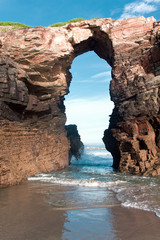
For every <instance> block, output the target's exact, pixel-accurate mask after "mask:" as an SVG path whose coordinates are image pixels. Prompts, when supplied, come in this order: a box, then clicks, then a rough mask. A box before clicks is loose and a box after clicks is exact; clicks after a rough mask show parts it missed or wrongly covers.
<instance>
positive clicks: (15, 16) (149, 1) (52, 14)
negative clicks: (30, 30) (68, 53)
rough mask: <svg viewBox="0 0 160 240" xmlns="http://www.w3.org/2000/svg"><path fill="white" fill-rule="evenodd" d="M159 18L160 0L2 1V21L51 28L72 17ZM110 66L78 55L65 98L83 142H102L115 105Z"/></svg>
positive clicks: (94, 57) (89, 55)
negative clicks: (112, 100) (110, 88)
mask: <svg viewBox="0 0 160 240" xmlns="http://www.w3.org/2000/svg"><path fill="white" fill-rule="evenodd" d="M136 16H145V17H150V16H154V17H155V18H156V19H157V20H159V19H160V0H139V1H132V0H131V1H128V0H121V1H117V0H112V1H110V0H109V1H108V0H78V1H76V0H56V1H55V0H52V1H51V0H45V1H44V0H25V1H24V0H0V21H2V22H3V21H12V22H21V23H24V24H27V25H29V26H33V27H34V26H49V25H51V24H53V23H57V22H65V21H68V20H70V19H73V18H79V17H81V18H85V19H92V18H109V17H111V18H113V19H124V18H130V17H136ZM110 71H111V69H110V67H109V65H108V64H107V63H106V62H105V61H104V60H103V59H100V58H99V57H98V56H97V55H96V54H95V53H94V52H88V53H85V54H83V55H81V56H78V57H77V58H76V59H75V60H74V62H73V64H72V68H71V73H72V75H73V80H72V83H71V87H70V94H69V95H68V96H66V101H65V102H66V106H67V107H66V112H67V118H68V121H67V123H68V124H69V123H76V124H77V125H78V129H79V132H80V134H81V136H82V140H83V141H84V143H87V144H88V143H94V144H95V143H100V142H101V138H102V137H103V131H104V130H105V129H106V128H107V126H108V122H109V114H111V112H112V108H113V103H112V102H111V101H110V97H109V82H110V79H111V76H110Z"/></svg>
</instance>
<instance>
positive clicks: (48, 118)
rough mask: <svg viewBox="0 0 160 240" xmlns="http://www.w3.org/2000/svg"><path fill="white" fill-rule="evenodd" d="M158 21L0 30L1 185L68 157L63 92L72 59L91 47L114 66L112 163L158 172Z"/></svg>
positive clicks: (109, 137) (108, 144) (53, 166)
mask: <svg viewBox="0 0 160 240" xmlns="http://www.w3.org/2000/svg"><path fill="white" fill-rule="evenodd" d="M159 29H160V27H159V23H158V22H156V21H155V19H153V18H148V19H145V18H144V17H139V18H136V19H128V20H119V21H115V20H112V19H94V20H90V21H84V22H80V23H72V24H68V25H66V26H64V27H59V28H42V27H38V28H26V29H20V30H12V31H8V32H3V33H1V34H0V43H1V44H0V47H1V48H0V54H1V59H0V60H1V61H0V65H1V70H0V77H1V78H0V84H1V89H0V98H1V104H0V125H1V130H0V131H1V132H0V136H1V137H0V140H1V148H2V150H1V152H0V159H1V166H0V185H1V186H4V185H7V184H8V185H11V184H15V183H18V182H20V181H22V180H23V179H26V178H27V177H28V176H30V175H33V174H35V173H38V172H47V171H51V170H54V169H60V168H63V167H65V166H67V165H68V152H69V143H68V140H67V138H66V132H65V128H64V125H65V121H66V117H65V113H64V104H63V100H64V96H65V95H66V94H67V93H68V91H69V84H70V81H71V74H70V72H69V69H70V67H71V64H72V61H73V59H74V58H75V57H76V56H77V55H79V54H82V53H84V52H86V51H89V50H94V51H95V52H96V53H97V54H98V56H100V57H101V58H103V59H105V60H106V61H107V62H108V63H109V64H110V66H111V67H112V81H111V84H110V93H111V99H112V101H113V102H114V104H115V108H114V110H113V113H112V116H111V119H110V126H109V129H108V130H106V131H105V134H104V138H103V140H104V143H105V145H106V148H107V149H108V150H109V151H110V152H111V153H112V155H113V157H114V164H113V165H114V167H116V168H119V169H120V170H121V171H129V172H131V173H145V174H152V175H159V174H160V170H159V165H160V163H159V149H160V140H159V139H160V137H159V136H160V133H159V128H160V117H159V85H160V77H159V74H160V71H159V63H160V54H159V53H160V50H159V39H160V38H159V31H160V30H159ZM142 142H143V146H144V145H145V146H147V149H146V147H145V149H143V147H142ZM125 145H126V147H125ZM127 146H130V147H129V148H127ZM126 149H128V152H126Z"/></svg>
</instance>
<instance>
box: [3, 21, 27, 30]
mask: <svg viewBox="0 0 160 240" xmlns="http://www.w3.org/2000/svg"><path fill="white" fill-rule="evenodd" d="M7 26H11V28H9V29H8V28H2V30H1V31H7V30H12V29H18V28H26V27H30V26H27V25H26V24H23V23H18V22H0V27H7Z"/></svg>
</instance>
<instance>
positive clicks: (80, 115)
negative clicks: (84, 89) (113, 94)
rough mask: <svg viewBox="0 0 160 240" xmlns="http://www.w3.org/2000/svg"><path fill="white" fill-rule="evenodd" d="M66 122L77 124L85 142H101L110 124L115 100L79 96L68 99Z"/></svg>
mask: <svg viewBox="0 0 160 240" xmlns="http://www.w3.org/2000/svg"><path fill="white" fill-rule="evenodd" d="M65 105H66V115H67V123H66V124H76V125H77V126H78V130H79V133H80V135H81V138H82V141H83V142H84V143H97V142H98V143H100V142H101V139H102V137H103V132H104V130H105V129H106V128H107V127H108V124H109V115H110V114H111V113H112V109H113V102H111V101H110V99H107V98H102V97H96V98H87V99H86V98H79V99H73V100H68V101H67V100H66V101H65Z"/></svg>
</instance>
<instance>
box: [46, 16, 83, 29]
mask: <svg viewBox="0 0 160 240" xmlns="http://www.w3.org/2000/svg"><path fill="white" fill-rule="evenodd" d="M81 21H85V19H83V18H74V19H72V20H69V21H68V22H59V23H54V24H52V25H50V26H49V27H61V26H64V25H66V24H69V23H75V22H81Z"/></svg>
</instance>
